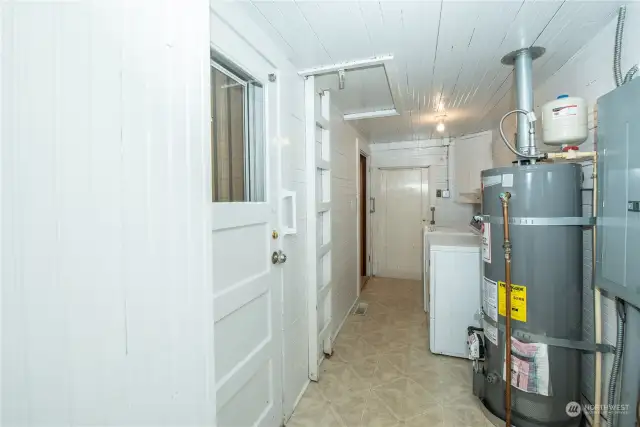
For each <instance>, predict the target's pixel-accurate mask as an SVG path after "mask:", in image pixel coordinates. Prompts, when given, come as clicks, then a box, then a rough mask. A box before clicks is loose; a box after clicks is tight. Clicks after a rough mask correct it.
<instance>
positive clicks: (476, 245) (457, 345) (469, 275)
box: [428, 233, 482, 358]
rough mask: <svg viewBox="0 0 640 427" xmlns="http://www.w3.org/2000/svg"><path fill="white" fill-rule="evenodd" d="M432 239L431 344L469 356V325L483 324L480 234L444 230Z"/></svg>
mask: <svg viewBox="0 0 640 427" xmlns="http://www.w3.org/2000/svg"><path fill="white" fill-rule="evenodd" d="M428 243H429V244H428V249H429V252H428V253H429V292H428V295H429V298H428V303H429V348H430V350H431V352H432V353H437V354H445V355H447V356H455V357H465V358H466V357H467V356H468V354H467V353H468V348H467V327H469V326H476V327H479V326H480V321H479V319H478V311H479V309H480V307H481V285H480V284H481V278H482V256H481V253H480V252H481V250H480V246H481V245H480V236H477V235H475V234H461V233H457V234H456V233H441V234H436V235H430V236H429V239H428Z"/></svg>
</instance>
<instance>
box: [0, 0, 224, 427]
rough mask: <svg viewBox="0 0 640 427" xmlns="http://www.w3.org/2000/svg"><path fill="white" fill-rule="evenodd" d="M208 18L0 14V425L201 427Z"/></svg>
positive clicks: (207, 354) (15, 9) (206, 369)
mask: <svg viewBox="0 0 640 427" xmlns="http://www.w3.org/2000/svg"><path fill="white" fill-rule="evenodd" d="M208 9H209V5H208V2H207V1H192V2H186V3H185V2H182V1H176V0H154V1H141V2H137V3H136V7H131V5H129V4H126V3H123V2H109V1H97V2H66V3H64V4H62V3H60V2H49V3H43V2H35V3H29V2H26V3H25V2H5V3H3V5H2V46H1V49H2V57H1V61H2V63H1V69H2V86H1V91H2V116H1V120H2V124H3V126H2V134H1V138H2V145H1V147H0V157H1V167H0V170H1V188H0V193H1V197H2V211H1V213H2V226H1V233H2V239H1V241H2V243H1V245H2V246H1V248H2V257H1V261H2V272H1V280H2V306H1V311H2V391H3V393H2V395H1V399H2V400H1V407H2V414H1V417H2V418H1V421H0V423H1V424H2V425H6V426H26V425H29V426H51V425H56V426H71V425H85V426H87V425H130V426H133V425H156V426H161V425H166V426H175V425H183V426H187V425H189V426H196V425H198V426H201V425H214V424H215V420H214V417H215V396H214V394H213V393H212V392H211V391H212V390H213V389H214V384H213V381H214V375H213V363H212V354H213V336H212V321H211V319H212V318H213V313H212V306H211V298H210V295H211V293H210V292H211V272H210V271H209V267H208V266H209V264H210V263H209V261H208V259H209V257H210V254H211V238H210V236H211V233H210V230H211V228H210V226H209V222H210V219H209V201H210V195H211V185H210V176H211V175H210V173H211V171H210V162H209V160H208V159H209V151H210V149H209V140H210V138H209V132H210V127H209V122H210V111H209V109H210V107H209V105H210V101H209V95H208V93H209V54H208V32H209V17H208Z"/></svg>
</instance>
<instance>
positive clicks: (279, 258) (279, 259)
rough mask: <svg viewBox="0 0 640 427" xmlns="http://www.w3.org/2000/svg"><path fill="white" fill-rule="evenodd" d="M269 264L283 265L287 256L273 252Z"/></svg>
mask: <svg viewBox="0 0 640 427" xmlns="http://www.w3.org/2000/svg"><path fill="white" fill-rule="evenodd" d="M271 262H272V263H273V264H284V263H285V262H287V255H286V254H285V253H284V252H282V251H275V252H274V253H273V254H271Z"/></svg>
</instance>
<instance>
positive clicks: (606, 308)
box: [494, 2, 640, 401]
mask: <svg viewBox="0 0 640 427" xmlns="http://www.w3.org/2000/svg"><path fill="white" fill-rule="evenodd" d="M616 19H617V17H614V19H613V20H612V21H611V22H610V23H609V24H608V25H607V26H606V27H605V28H604V29H603V30H602V31H601V32H600V33H598V34H597V35H596V36H595V37H594V38H593V39H592V40H591V41H590V42H589V43H588V44H587V45H585V46H584V47H583V48H582V49H581V50H580V51H579V52H578V53H577V54H576V55H575V56H574V57H572V58H571V59H570V60H569V61H568V62H567V63H566V64H565V65H564V66H563V67H562V68H561V69H560V70H559V71H558V72H556V73H555V74H554V75H553V76H552V77H551V78H549V79H548V80H547V81H545V82H544V83H542V84H541V85H540V86H539V87H537V88H536V89H535V91H534V99H535V102H536V114H537V115H538V117H541V114H540V107H541V106H542V105H543V104H544V103H545V102H548V101H550V100H553V99H555V98H556V96H557V95H560V94H569V95H571V96H579V97H582V98H585V99H586V100H587V103H588V105H589V139H588V140H587V141H586V142H585V143H584V144H583V145H582V146H581V147H580V149H581V150H582V151H590V150H592V149H593V148H594V146H593V141H594V136H595V126H594V121H593V107H594V106H595V104H596V102H597V99H598V97H600V96H601V95H604V94H605V93H607V92H609V91H611V90H613V89H614V87H615V83H614V78H613V71H612V69H613V67H612V63H613V62H612V61H613V51H612V50H613V44H614V36H615V27H616ZM624 36H625V38H624V43H623V49H622V70H623V75H624V74H625V73H626V71H627V70H628V69H629V68H630V67H631V66H632V65H633V64H635V63H638V62H639V61H640V55H639V54H638V44H639V43H640V4H639V3H635V2H630V3H629V4H628V7H627V22H626V26H625V34H624ZM543 58H544V57H543ZM539 127H540V123H538V127H537V130H536V131H537V135H538V137H540V136H541V132H540V129H539ZM507 129H509V130H508V132H507V135H513V132H514V126H513V123H511V124H510V125H509V126H508V127H507ZM499 138H500V137H499V135H498V133H497V132H496V140H495V144H494V164H495V166H499V164H500V163H501V164H505V163H510V161H511V160H512V159H513V156H512V155H511V154H510V153H508V152H507V151H506V150H507V148H506V147H504V146H503V144H502V142H501V140H500V139H499ZM538 145H539V147H540V148H541V149H544V150H549V149H550V148H549V147H546V146H543V145H542V144H540V143H539V144H538ZM584 175H585V182H584V184H583V187H584V188H591V186H592V181H591V178H590V175H591V166H590V165H587V166H585V169H584ZM584 194H585V196H586V197H585V198H584V199H585V200H583V206H584V212H585V214H590V213H591V198H590V197H591V192H585V193H584ZM583 271H584V286H583V289H584V292H583V298H584V301H583V313H584V315H583V319H584V339H585V340H593V293H592V291H591V233H590V231H585V232H584V269H583ZM602 312H603V323H604V326H603V338H604V340H605V341H606V342H608V343H610V344H615V324H616V313H615V304H614V303H613V301H612V300H610V299H608V298H604V301H603V310H602ZM604 360H605V369H604V375H603V387H602V389H603V394H602V395H603V397H604V396H606V389H607V387H608V378H609V370H610V366H611V356H610V355H606V356H605V357H604ZM593 363H594V362H593V356H591V355H588V356H585V357H584V360H583V385H582V388H583V393H584V394H585V396H586V397H587V398H588V399H589V400H590V401H593V396H594V387H593V369H594V368H593Z"/></svg>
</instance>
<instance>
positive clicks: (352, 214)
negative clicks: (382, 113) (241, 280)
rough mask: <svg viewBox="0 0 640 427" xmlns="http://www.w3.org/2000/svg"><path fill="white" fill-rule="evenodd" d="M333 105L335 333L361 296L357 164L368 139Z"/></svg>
mask: <svg viewBox="0 0 640 427" xmlns="http://www.w3.org/2000/svg"><path fill="white" fill-rule="evenodd" d="M342 116H343V114H342V112H341V111H340V110H338V109H337V108H336V107H333V108H332V109H331V227H332V228H331V241H332V249H331V253H332V257H331V266H332V270H333V271H332V279H333V288H332V301H331V303H332V305H333V312H332V317H333V330H334V336H335V334H336V333H338V332H339V328H340V327H341V326H342V322H343V321H344V319H345V317H346V316H348V315H349V310H350V309H351V307H352V306H353V304H354V303H355V301H356V298H357V297H358V285H359V283H360V282H359V280H360V265H359V264H358V247H359V241H358V167H357V166H356V165H357V161H358V158H359V156H360V150H362V151H365V152H367V151H369V148H368V145H369V144H368V140H367V138H365V137H364V136H363V135H362V134H360V133H358V131H357V130H356V128H355V127H353V126H352V125H351V124H350V123H349V122H345V121H344V120H343V117H342Z"/></svg>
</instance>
